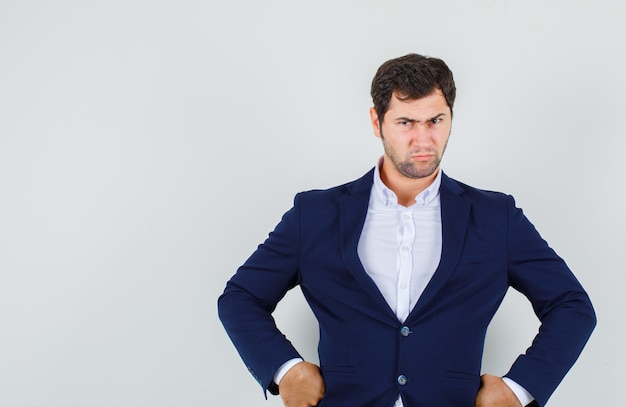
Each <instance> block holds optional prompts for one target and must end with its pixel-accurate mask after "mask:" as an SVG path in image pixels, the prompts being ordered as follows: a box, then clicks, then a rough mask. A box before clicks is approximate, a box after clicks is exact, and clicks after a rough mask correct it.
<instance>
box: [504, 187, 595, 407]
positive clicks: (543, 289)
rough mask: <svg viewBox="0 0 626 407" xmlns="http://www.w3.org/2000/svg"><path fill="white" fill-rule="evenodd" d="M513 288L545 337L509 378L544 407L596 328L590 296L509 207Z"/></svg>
mask: <svg viewBox="0 0 626 407" xmlns="http://www.w3.org/2000/svg"><path fill="white" fill-rule="evenodd" d="M507 256H508V260H507V261H508V270H509V283H510V285H511V286H512V287H513V288H515V289H516V290H518V291H519V292H521V293H522V294H524V295H525V296H526V297H527V298H528V299H529V300H530V302H531V304H532V306H533V309H534V311H535V314H536V315H537V317H538V318H539V320H540V321H541V326H540V328H539V333H538V334H537V336H536V337H535V339H534V340H533V343H532V345H531V346H530V348H528V349H527V351H526V353H525V354H524V355H521V356H519V357H518V359H517V360H516V361H515V363H514V364H513V366H512V367H511V369H510V370H509V372H508V373H507V374H506V377H508V378H510V379H512V380H513V381H515V382H516V383H518V384H519V385H521V386H522V387H523V388H525V389H526V390H527V391H528V392H530V393H531V394H532V395H533V397H534V398H535V400H536V401H537V403H538V404H539V405H541V406H542V405H544V404H545V402H546V401H547V400H548V398H549V397H550V395H551V394H552V393H553V392H554V390H555V389H556V387H557V386H558V384H559V383H560V382H561V380H562V379H563V377H564V376H565V374H566V373H567V372H568V371H569V369H570V368H571V366H572V365H573V364H574V362H575V361H576V359H577V358H578V356H579V354H580V352H581V351H582V349H583V347H584V346H585V344H586V342H587V340H588V338H589V336H590V335H591V332H592V331H593V329H594V327H595V324H596V317H595V313H594V310H593V307H592V305H591V301H590V300H589V297H588V296H587V293H586V292H585V290H584V289H583V288H582V286H581V285H580V283H579V282H578V280H577V279H576V278H575V277H574V275H573V274H572V272H571V271H570V270H569V268H568V267H567V265H566V264H565V262H564V261H563V260H562V259H561V258H560V257H559V256H558V255H557V254H556V253H555V252H554V251H553V250H552V249H551V248H550V247H549V246H548V244H547V243H546V242H545V241H544V240H543V239H542V238H541V236H540V235H539V233H538V232H537V231H536V230H535V228H534V226H533V225H532V224H531V223H530V222H529V221H528V219H527V218H526V217H525V216H524V215H523V213H522V211H521V210H520V209H518V208H516V207H515V202H514V201H513V198H512V197H509V202H508V237H507Z"/></svg>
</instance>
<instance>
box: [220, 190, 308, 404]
mask: <svg viewBox="0 0 626 407" xmlns="http://www.w3.org/2000/svg"><path fill="white" fill-rule="evenodd" d="M297 201H298V197H297V196H296V202H297ZM298 212H299V211H298V207H297V204H296V205H294V208H292V209H291V210H289V211H288V212H287V213H285V215H284V216H283V218H282V220H281V222H280V223H279V224H278V225H277V226H276V228H275V229H274V231H273V232H272V233H270V235H269V237H268V238H267V240H266V241H265V242H264V243H263V244H262V245H260V246H259V247H258V248H257V250H256V251H255V252H254V253H253V254H252V255H251V256H250V258H249V259H248V260H247V261H246V262H245V263H244V264H243V265H242V266H241V267H240V268H239V269H238V270H237V273H236V274H235V275H234V276H233V277H232V278H231V279H230V281H228V283H227V285H226V289H225V290H224V293H223V294H222V295H221V296H220V298H219V300H218V311H219V316H220V319H221V321H222V323H223V325H224V328H225V329H226V332H227V333H228V335H229V337H230V339H231V340H232V342H233V344H234V345H235V347H236V348H237V351H238V352H239V355H240V356H241V358H242V359H243V361H244V363H245V364H246V366H247V367H248V370H249V371H250V373H251V374H252V375H253V377H254V378H255V379H256V380H257V381H258V382H259V384H260V385H261V386H262V387H263V389H265V390H270V392H272V393H276V389H275V386H271V385H272V383H273V378H274V374H275V373H276V371H277V370H278V369H279V367H280V366H281V365H282V364H283V363H284V362H285V361H287V360H290V359H293V358H298V357H301V356H300V354H299V353H298V352H297V351H296V349H295V348H294V347H293V345H292V344H291V343H290V342H289V341H288V340H287V338H285V336H284V335H283V334H282V333H281V332H280V331H279V330H278V328H277V327H276V324H275V322H274V319H273V318H272V312H273V311H274V309H275V308H276V305H277V304H278V302H279V301H280V300H281V299H282V298H283V296H284V295H285V293H286V292H287V291H288V290H289V289H291V288H293V287H294V286H295V285H297V284H298V283H299V226H298V216H299V214H298Z"/></svg>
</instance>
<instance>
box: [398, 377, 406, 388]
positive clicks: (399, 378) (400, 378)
mask: <svg viewBox="0 0 626 407" xmlns="http://www.w3.org/2000/svg"><path fill="white" fill-rule="evenodd" d="M407 381H408V380H407V378H406V376H405V375H403V374H401V375H400V376H398V384H399V385H400V386H404V385H405V384H406V382H407Z"/></svg>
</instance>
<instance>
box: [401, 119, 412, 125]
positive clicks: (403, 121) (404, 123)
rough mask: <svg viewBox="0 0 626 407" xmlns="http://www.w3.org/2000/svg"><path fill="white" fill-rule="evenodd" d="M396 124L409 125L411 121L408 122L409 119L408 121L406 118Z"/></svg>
mask: <svg viewBox="0 0 626 407" xmlns="http://www.w3.org/2000/svg"><path fill="white" fill-rule="evenodd" d="M398 124H399V125H401V126H408V125H410V124H411V122H410V121H408V120H400V121H399V122H398Z"/></svg>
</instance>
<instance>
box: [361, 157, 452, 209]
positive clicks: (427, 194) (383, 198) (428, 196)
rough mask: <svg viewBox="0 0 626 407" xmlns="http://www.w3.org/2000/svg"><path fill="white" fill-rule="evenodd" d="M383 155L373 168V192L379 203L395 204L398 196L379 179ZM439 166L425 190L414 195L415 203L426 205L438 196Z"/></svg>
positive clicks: (439, 182) (439, 183)
mask: <svg viewBox="0 0 626 407" xmlns="http://www.w3.org/2000/svg"><path fill="white" fill-rule="evenodd" d="M383 159H384V157H380V159H379V160H378V163H377V164H376V167H375V168H374V185H373V187H372V188H373V189H374V191H373V192H374V194H373V195H375V196H376V197H377V199H378V200H379V203H382V204H383V205H385V206H389V205H397V204H398V197H397V196H396V194H395V193H394V192H393V191H392V190H391V189H389V188H388V187H387V186H386V185H385V184H384V183H383V181H382V180H381V179H380V167H381V166H382V165H383ZM441 172H442V171H441V168H440V169H439V170H438V171H437V176H436V177H435V179H434V180H433V182H432V184H430V185H429V186H428V188H426V189H425V190H423V191H422V192H420V193H419V194H417V196H416V197H415V204H416V205H420V206H427V205H429V204H430V203H432V202H433V200H434V199H435V198H437V197H438V196H439V187H440V186H441Z"/></svg>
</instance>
